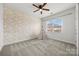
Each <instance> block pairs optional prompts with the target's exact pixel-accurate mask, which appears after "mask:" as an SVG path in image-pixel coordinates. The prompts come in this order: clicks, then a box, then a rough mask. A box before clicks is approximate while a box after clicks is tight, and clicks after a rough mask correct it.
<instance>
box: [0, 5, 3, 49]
mask: <svg viewBox="0 0 79 59" xmlns="http://www.w3.org/2000/svg"><path fill="white" fill-rule="evenodd" d="M2 47H3V4H0V50H1V48H2Z"/></svg>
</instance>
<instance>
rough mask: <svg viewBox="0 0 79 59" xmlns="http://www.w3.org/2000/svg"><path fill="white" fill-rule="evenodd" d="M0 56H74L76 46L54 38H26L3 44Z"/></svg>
mask: <svg viewBox="0 0 79 59" xmlns="http://www.w3.org/2000/svg"><path fill="white" fill-rule="evenodd" d="M0 55H1V56H75V55H76V46H75V45H73V44H68V43H64V42H60V41H55V40H51V39H49V40H38V39H34V40H28V41H24V42H19V43H15V44H11V45H7V46H4V47H3V49H2V51H1V52H0Z"/></svg>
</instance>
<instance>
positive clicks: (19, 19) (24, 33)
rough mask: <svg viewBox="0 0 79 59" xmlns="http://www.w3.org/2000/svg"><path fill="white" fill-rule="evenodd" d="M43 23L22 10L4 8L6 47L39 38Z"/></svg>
mask: <svg viewBox="0 0 79 59" xmlns="http://www.w3.org/2000/svg"><path fill="white" fill-rule="evenodd" d="M40 30H41V21H40V19H37V18H35V17H32V16H30V15H28V14H26V13H24V12H22V11H20V10H17V9H15V8H12V7H8V6H5V8H4V45H8V44H12V43H16V42H20V41H24V40H30V39H34V38H38V37H39V35H40Z"/></svg>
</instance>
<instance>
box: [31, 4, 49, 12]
mask: <svg viewBox="0 0 79 59" xmlns="http://www.w3.org/2000/svg"><path fill="white" fill-rule="evenodd" d="M46 4H47V3H43V4H40V5H35V4H32V5H33V6H34V7H36V8H37V10H35V11H33V12H37V11H40V13H41V14H42V10H45V11H49V9H47V8H44V6H45V5H46Z"/></svg>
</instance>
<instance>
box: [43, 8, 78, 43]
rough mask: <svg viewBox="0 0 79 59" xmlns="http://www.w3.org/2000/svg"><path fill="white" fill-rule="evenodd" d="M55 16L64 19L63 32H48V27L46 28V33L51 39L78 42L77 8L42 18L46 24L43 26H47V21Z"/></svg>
mask: <svg viewBox="0 0 79 59" xmlns="http://www.w3.org/2000/svg"><path fill="white" fill-rule="evenodd" d="M53 18H59V19H61V20H63V30H62V32H46V29H44V30H45V32H46V33H45V34H44V35H46V36H47V37H48V38H50V39H54V40H59V41H64V42H68V43H72V44H76V36H75V32H76V31H75V8H70V9H68V10H65V11H62V12H59V13H57V14H54V15H51V16H48V17H44V18H42V20H43V25H44V26H43V27H46V25H45V24H46V21H48V20H51V19H53Z"/></svg>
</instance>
